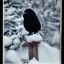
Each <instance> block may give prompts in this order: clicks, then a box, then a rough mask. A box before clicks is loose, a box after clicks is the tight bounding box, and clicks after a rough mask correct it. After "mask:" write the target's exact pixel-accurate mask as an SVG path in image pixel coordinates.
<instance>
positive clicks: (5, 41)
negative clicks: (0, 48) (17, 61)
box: [3, 36, 12, 46]
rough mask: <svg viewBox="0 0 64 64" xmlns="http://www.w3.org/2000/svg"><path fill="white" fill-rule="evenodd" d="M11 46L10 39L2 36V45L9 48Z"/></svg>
mask: <svg viewBox="0 0 64 64" xmlns="http://www.w3.org/2000/svg"><path fill="white" fill-rule="evenodd" d="M11 44H12V39H11V38H10V37H8V36H3V45H4V46H9V45H11Z"/></svg>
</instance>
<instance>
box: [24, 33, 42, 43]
mask: <svg viewBox="0 0 64 64" xmlns="http://www.w3.org/2000/svg"><path fill="white" fill-rule="evenodd" d="M25 38H26V41H27V42H32V41H42V37H41V36H40V35H39V34H33V35H29V36H25Z"/></svg>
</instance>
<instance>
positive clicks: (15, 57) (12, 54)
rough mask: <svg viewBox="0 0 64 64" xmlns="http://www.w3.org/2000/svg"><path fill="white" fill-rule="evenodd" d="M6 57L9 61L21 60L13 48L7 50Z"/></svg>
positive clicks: (17, 61) (16, 61)
mask: <svg viewBox="0 0 64 64" xmlns="http://www.w3.org/2000/svg"><path fill="white" fill-rule="evenodd" d="M6 59H7V60H9V61H11V62H14V63H20V64H22V63H21V60H20V58H19V56H18V54H17V52H16V51H14V50H9V51H8V52H7V54H6Z"/></svg>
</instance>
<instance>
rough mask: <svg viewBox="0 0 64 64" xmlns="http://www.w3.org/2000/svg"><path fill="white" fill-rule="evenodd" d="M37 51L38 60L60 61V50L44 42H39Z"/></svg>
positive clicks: (45, 61) (47, 61)
mask: <svg viewBox="0 0 64 64" xmlns="http://www.w3.org/2000/svg"><path fill="white" fill-rule="evenodd" d="M38 53H39V54H38V55H39V61H40V62H43V63H57V62H58V63H60V51H59V50H58V49H56V48H54V47H51V46H50V45H49V44H47V43H45V42H41V44H40V45H39V47H38Z"/></svg>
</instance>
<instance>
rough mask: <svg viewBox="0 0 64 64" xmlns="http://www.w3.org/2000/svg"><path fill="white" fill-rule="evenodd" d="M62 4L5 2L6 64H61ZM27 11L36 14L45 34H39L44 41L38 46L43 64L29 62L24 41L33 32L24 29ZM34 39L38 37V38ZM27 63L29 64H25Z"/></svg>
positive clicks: (50, 0) (31, 0)
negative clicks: (28, 9) (30, 10)
mask: <svg viewBox="0 0 64 64" xmlns="http://www.w3.org/2000/svg"><path fill="white" fill-rule="evenodd" d="M60 2H61V1H60V0H4V1H3V5H4V6H3V8H4V11H3V14H4V22H3V23H4V24H3V25H4V28H3V31H4V34H3V46H4V48H3V50H4V62H5V63H15V62H18V64H42V63H45V64H46V63H51V64H55V63H56V64H57V63H58V64H60V44H61V42H60V23H61V22H60V12H61V10H60ZM27 8H31V9H33V10H34V11H35V13H36V15H37V17H38V19H39V21H40V23H41V30H40V31H39V32H38V34H40V36H39V35H38V37H40V40H41V43H40V45H39V46H38V52H39V61H37V60H36V59H35V58H33V59H32V60H30V61H28V46H27V44H26V41H25V39H24V37H25V35H27V34H28V33H29V32H28V31H26V30H25V28H24V26H23V21H24V18H23V12H24V10H25V9H27ZM33 37H37V36H35V35H34V36H33ZM27 39H28V38H27ZM34 39H35V38H34ZM37 39H39V38H37ZM35 40H36V39H35ZM25 61H26V63H24V62H25ZM40 62H41V63H40Z"/></svg>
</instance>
